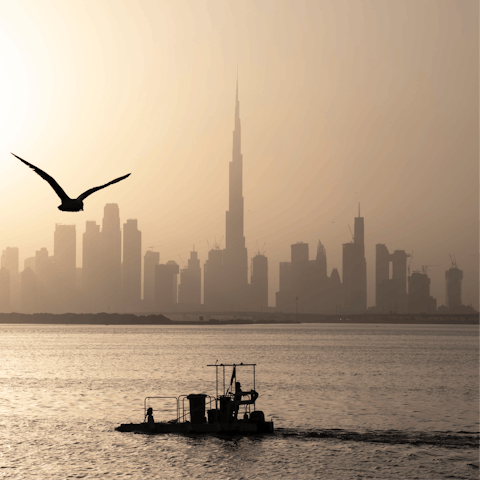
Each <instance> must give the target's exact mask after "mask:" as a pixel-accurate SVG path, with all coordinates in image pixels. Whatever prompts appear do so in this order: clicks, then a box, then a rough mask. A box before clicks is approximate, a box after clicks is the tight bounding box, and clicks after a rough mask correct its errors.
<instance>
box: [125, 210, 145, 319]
mask: <svg viewBox="0 0 480 480" xmlns="http://www.w3.org/2000/svg"><path fill="white" fill-rule="evenodd" d="M122 287H123V297H122V300H123V310H124V311H126V312H135V311H138V310H139V309H140V299H141V293H142V232H140V230H139V229H138V222H137V220H134V219H128V220H127V223H124V224H123V264H122Z"/></svg>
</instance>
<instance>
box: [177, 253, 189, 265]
mask: <svg viewBox="0 0 480 480" xmlns="http://www.w3.org/2000/svg"><path fill="white" fill-rule="evenodd" d="M178 258H179V259H180V261H181V262H182V265H183V268H187V262H185V260H183V258H182V257H181V255H178Z"/></svg>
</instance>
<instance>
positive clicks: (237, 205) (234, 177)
mask: <svg viewBox="0 0 480 480" xmlns="http://www.w3.org/2000/svg"><path fill="white" fill-rule="evenodd" d="M242 190H243V157H242V150H241V126H240V103H239V100H238V79H237V94H236V103H235V128H234V131H233V149H232V161H231V162H230V165H229V204H228V211H227V212H226V233H225V250H224V257H223V258H224V274H225V284H224V287H225V303H226V306H227V307H228V308H229V309H230V308H231V309H234V310H238V309H239V308H242V307H245V306H246V302H247V291H248V256H247V248H246V247H245V236H244V233H243V221H244V202H243V191H242Z"/></svg>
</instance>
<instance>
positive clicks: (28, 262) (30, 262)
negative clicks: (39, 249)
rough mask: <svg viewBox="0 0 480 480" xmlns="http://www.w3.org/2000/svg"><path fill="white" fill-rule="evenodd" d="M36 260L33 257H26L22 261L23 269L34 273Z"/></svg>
mask: <svg viewBox="0 0 480 480" xmlns="http://www.w3.org/2000/svg"><path fill="white" fill-rule="evenodd" d="M36 262H37V260H36V258H35V257H28V258H26V259H25V260H24V261H23V269H24V270H25V269H26V268H31V269H32V271H33V272H34V273H35V265H36Z"/></svg>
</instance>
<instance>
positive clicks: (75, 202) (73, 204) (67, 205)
mask: <svg viewBox="0 0 480 480" xmlns="http://www.w3.org/2000/svg"><path fill="white" fill-rule="evenodd" d="M10 153H12V152H10ZM12 155H13V156H14V157H17V158H18V159H19V160H20V161H22V162H23V163H24V164H25V165H28V166H29V167H30V168H31V169H32V170H33V171H34V172H35V173H38V175H40V176H41V177H42V178H43V179H44V180H46V181H47V182H48V183H49V184H50V186H51V187H52V188H53V189H54V190H55V193H56V194H57V195H58V196H59V197H60V200H61V201H62V204H61V205H59V207H58V209H59V210H62V211H63V212H80V211H83V201H84V200H85V199H86V198H87V197H88V196H89V195H91V194H92V193H95V192H96V191H97V190H101V189H102V188H105V187H108V186H109V185H112V184H114V183H117V182H120V180H124V179H125V178H127V177H128V176H130V173H128V174H127V175H124V176H123V177H119V178H116V179H115V180H112V181H111V182H108V183H106V184H105V185H101V186H100V187H93V188H91V189H90V190H87V191H86V192H83V193H82V194H81V195H80V196H78V197H77V198H70V197H69V196H68V195H67V194H66V193H65V192H64V190H63V188H62V187H61V186H60V185H59V184H58V183H57V182H56V181H55V179H54V178H52V177H51V176H50V175H48V173H45V172H44V171H43V170H40V169H39V168H38V167H36V166H35V165H32V164H31V163H28V162H27V161H26V160H24V159H23V158H20V157H19V156H18V155H15V154H14V153H12Z"/></svg>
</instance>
